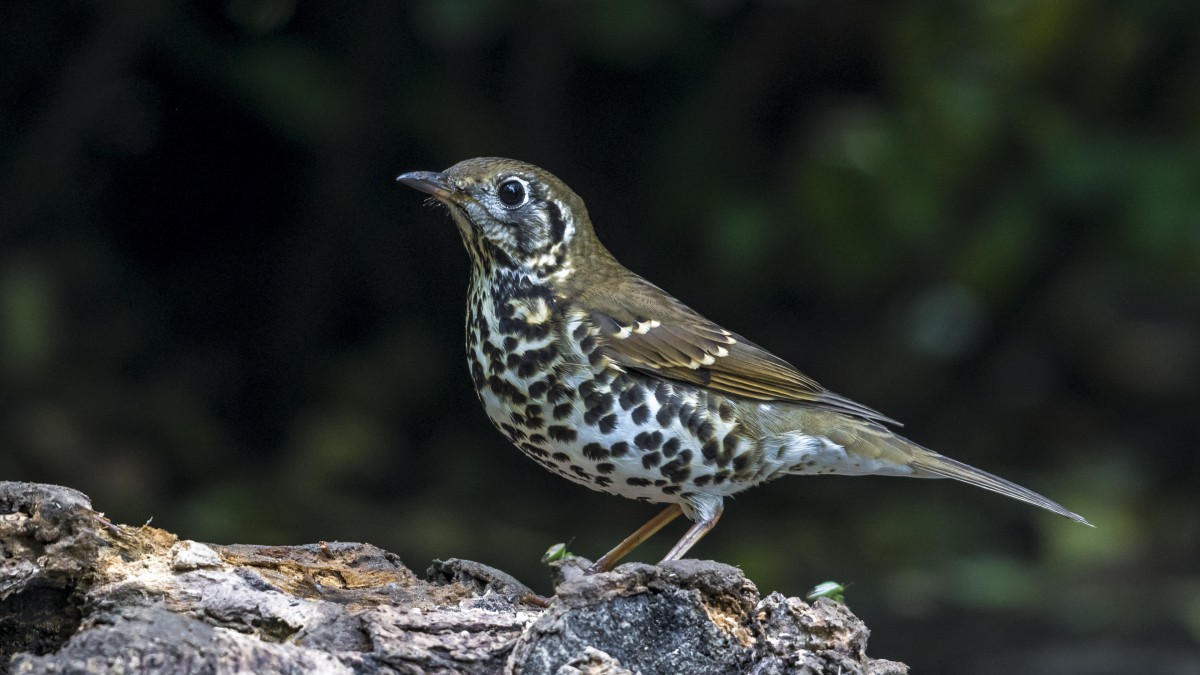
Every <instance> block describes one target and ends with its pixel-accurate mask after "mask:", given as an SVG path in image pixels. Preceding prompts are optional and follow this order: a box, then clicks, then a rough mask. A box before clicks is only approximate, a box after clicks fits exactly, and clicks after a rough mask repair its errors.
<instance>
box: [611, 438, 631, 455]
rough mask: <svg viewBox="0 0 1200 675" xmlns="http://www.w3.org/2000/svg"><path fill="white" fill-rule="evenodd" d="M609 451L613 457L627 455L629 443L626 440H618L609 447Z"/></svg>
mask: <svg viewBox="0 0 1200 675" xmlns="http://www.w3.org/2000/svg"><path fill="white" fill-rule="evenodd" d="M609 452H610V453H611V454H612V456H613V457H624V456H625V455H628V454H629V444H628V443H626V442H625V441H618V442H616V443H613V446H612V448H610V449H609Z"/></svg>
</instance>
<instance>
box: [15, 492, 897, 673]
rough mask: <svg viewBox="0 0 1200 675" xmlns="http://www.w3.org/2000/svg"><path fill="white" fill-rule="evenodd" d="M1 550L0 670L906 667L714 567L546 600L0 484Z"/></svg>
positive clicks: (473, 576) (476, 574)
mask: <svg viewBox="0 0 1200 675" xmlns="http://www.w3.org/2000/svg"><path fill="white" fill-rule="evenodd" d="M0 554H2V555H0V672H5V671H7V672H11V673H80V672H124V673H201V672H204V673H233V672H253V673H304V674H314V673H316V674H321V673H500V672H509V673H554V674H559V673H562V674H583V673H588V674H601V673H606V674H616V673H646V674H649V673H680V672H687V673H729V672H750V673H826V672H829V673H837V672H841V673H872V674H877V675H885V674H892V673H905V672H907V668H906V667H905V666H904V665H903V664H899V663H894V662H890V661H881V660H873V659H870V658H868V657H867V656H866V653H865V649H866V640H867V635H868V632H867V629H866V627H865V626H864V625H863V624H862V622H861V621H859V619H858V618H856V617H855V616H854V615H853V614H851V613H850V612H849V611H848V610H847V609H846V608H845V607H844V606H842V605H839V604H836V603H833V602H831V601H828V600H824V599H822V600H820V601H818V602H816V603H814V604H812V605H810V604H808V603H805V602H803V601H801V600H798V599H796V598H785V597H783V596H782V595H780V594H778V593H772V594H770V595H768V596H766V597H765V598H763V597H760V595H759V593H758V590H757V589H756V588H755V587H754V585H753V584H752V583H750V581H748V580H747V579H746V578H745V576H744V575H742V573H741V571H740V570H737V569H736V568H733V567H729V566H727V565H722V564H719V563H714V562H706V561H695V560H684V561H679V562H675V563H669V564H664V565H659V566H653V565H643V564H627V565H622V566H620V567H618V568H617V569H616V570H614V571H612V572H608V573H604V574H596V575H590V576H589V575H585V574H583V573H582V567H583V566H585V565H586V561H580V560H578V559H575V560H569V561H567V562H565V563H563V564H562V565H561V567H560V574H561V580H560V583H559V584H558V586H557V589H556V590H557V594H556V596H555V597H554V598H553V599H552V600H551V602H550V604H549V606H548V607H547V608H544V609H543V608H541V607H539V606H536V605H534V604H529V603H528V602H527V601H528V600H529V599H531V598H533V597H535V596H533V595H532V593H531V592H530V591H529V589H528V588H526V587H525V586H523V585H522V584H521V583H520V582H519V581H517V580H516V579H513V578H512V577H511V576H509V575H507V574H505V573H503V572H501V571H499V570H495V569H493V568H489V567H487V566H485V565H481V564H479V563H474V562H470V561H463V560H447V561H438V562H435V563H434V565H433V567H431V568H430V570H429V573H428V580H426V579H422V578H419V577H418V576H417V575H416V574H414V573H413V572H412V571H411V570H410V569H408V568H407V567H405V566H404V565H403V564H402V563H401V561H400V558H399V557H398V556H396V555H394V554H392V553H388V552H386V551H383V550H381V549H379V548H376V547H374V546H371V545H369V544H350V543H328V544H326V543H320V544H310V545H306V546H243V545H239V546H217V545H208V544H201V543H198V542H194V541H189V540H183V539H179V538H178V537H176V536H175V535H173V534H171V533H168V532H165V531H163V530H159V529H157V528H153V527H148V526H146V527H129V526H125V525H116V524H112V523H110V522H108V521H107V520H105V519H104V518H103V517H102V516H101V515H100V514H99V513H97V512H95V511H93V510H92V508H91V504H90V503H89V501H88V499H87V497H86V496H84V495H83V494H81V493H79V492H77V491H74V490H71V489H69V488H62V487H57V486H51V485H38V484H31V483H0Z"/></svg>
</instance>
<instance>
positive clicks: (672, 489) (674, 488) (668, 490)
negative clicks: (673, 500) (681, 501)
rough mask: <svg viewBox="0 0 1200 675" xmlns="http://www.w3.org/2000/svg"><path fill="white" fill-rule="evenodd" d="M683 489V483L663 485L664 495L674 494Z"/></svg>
mask: <svg viewBox="0 0 1200 675" xmlns="http://www.w3.org/2000/svg"><path fill="white" fill-rule="evenodd" d="M682 489H683V486H682V485H667V486H665V487H663V489H662V491H663V494H664V495H673V494H675V493H677V492H679V491H680V490H682Z"/></svg>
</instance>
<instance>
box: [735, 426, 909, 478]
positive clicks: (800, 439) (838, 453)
mask: <svg viewBox="0 0 1200 675" xmlns="http://www.w3.org/2000/svg"><path fill="white" fill-rule="evenodd" d="M759 447H760V448H761V449H762V453H763V468H762V469H761V470H760V471H759V474H760V480H769V479H771V478H774V477H776V476H777V475H778V472H780V471H783V472H785V473H791V474H800V475H818V474H837V475H842V476H868V475H875V476H911V475H912V474H913V469H912V467H910V466H905V465H903V464H896V463H895V462H889V461H887V460H883V459H877V458H874V457H861V456H859V455H855V454H852V453H850V452H847V451H846V448H844V447H843V446H841V445H838V444H837V443H834V442H833V441H831V440H829V439H828V438H825V437H824V436H810V435H808V434H805V433H801V432H799V431H790V432H788V433H785V434H779V435H777V436H768V437H766V438H763V439H762V440H761V441H760V446H759Z"/></svg>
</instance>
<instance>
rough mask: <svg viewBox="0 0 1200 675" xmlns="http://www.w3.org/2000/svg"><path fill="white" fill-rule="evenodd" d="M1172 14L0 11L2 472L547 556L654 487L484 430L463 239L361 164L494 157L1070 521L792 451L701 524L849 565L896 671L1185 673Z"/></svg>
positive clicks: (1196, 243) (1184, 369)
mask: <svg viewBox="0 0 1200 675" xmlns="http://www.w3.org/2000/svg"><path fill="white" fill-rule="evenodd" d="M1197 7H1198V6H1197V5H1196V4H1195V3H1194V2H1190V1H1189V0H1180V1H1179V2H1165V1H1160V2H1155V1H1151V2H1142V3H1117V2H1103V1H1095V2H1082V1H1072V0H1062V1H1055V2H1038V1H1034V0H1006V1H1003V0H996V1H992V2H978V3H968V2H940V1H923V2H909V3H903V4H896V3H869V2H860V1H854V0H849V1H839V2H815V1H814V2H795V3H786V2H776V3H761V4H758V3H755V4H751V3H743V2H736V1H732V0H728V1H722V0H706V1H700V0H696V1H694V2H690V3H682V4H667V3H663V4H659V3H651V2H641V1H639V0H609V1H607V2H577V3H576V2H549V3H522V2H516V1H506V0H490V1H485V2H467V1H466V0H452V1H435V0H425V1H421V2H405V3H401V2H391V1H383V0H380V1H377V2H371V1H369V0H350V1H344V0H343V1H340V2H333V1H324V2H321V1H317V0H311V1H309V2H304V3H294V2H290V1H289V0H226V1H225V2H186V1H180V0H175V1H168V0H124V1H118V0H110V1H100V0H95V1H92V2H51V1H44V2H31V1H24V0H18V1H14V2H5V3H3V4H2V5H0V63H2V64H3V68H2V69H0V105H2V115H0V378H2V379H0V477H2V478H4V479H16V480H31V481H46V482H54V483H61V484H65V485H69V486H72V487H75V488H78V489H80V490H82V491H84V492H86V493H87V494H89V495H90V496H91V497H92V498H93V500H94V503H95V505H96V506H97V508H99V509H102V510H104V511H106V512H107V513H108V514H109V515H110V516H111V517H113V518H114V519H116V520H118V521H121V522H125V523H141V522H144V521H146V520H148V519H150V518H153V522H154V524H155V525H157V526H161V527H164V528H167V529H169V530H171V531H174V532H177V533H179V534H180V535H181V536H184V537H187V538H193V539H199V540H207V541H214V542H222V543H229V542H254V543H287V544H292V543H303V542H312V541H316V540H322V539H324V540H361V541H370V542H372V543H375V544H378V545H380V546H383V547H385V548H387V549H390V550H393V551H395V552H397V553H399V554H400V555H401V556H402V557H403V559H404V560H405V561H406V562H407V563H408V564H409V565H411V566H412V567H414V568H415V569H417V570H422V569H423V568H424V567H425V566H426V565H427V563H428V562H429V560H430V559H431V558H434V557H443V558H444V557H465V558H472V559H475V560H479V561H482V562H485V563H488V564H492V565H496V566H498V567H501V568H504V569H506V570H509V571H511V572H513V573H515V574H516V575H518V576H519V577H520V578H522V579H523V580H525V581H526V582H528V583H530V584H532V585H534V586H535V587H536V588H538V589H540V590H543V591H547V590H549V584H548V581H547V577H548V575H547V573H546V571H545V569H544V568H542V567H541V566H540V564H539V562H538V559H539V557H540V556H541V554H542V552H543V551H544V550H545V549H546V547H547V546H549V545H550V544H553V543H555V542H558V541H568V540H569V541H570V542H571V543H570V548H571V549H572V550H573V551H576V552H578V553H580V554H582V555H587V556H590V557H595V556H597V555H599V554H600V553H602V552H603V551H605V550H607V549H608V548H609V547H610V546H611V545H613V544H614V543H615V542H616V541H618V540H619V539H620V538H621V537H623V536H624V535H626V534H628V533H629V532H630V531H632V530H633V529H634V528H635V527H636V526H638V525H640V524H641V523H642V522H643V521H644V520H645V519H647V518H649V517H650V516H651V515H652V514H653V513H655V512H656V509H655V508H653V507H649V506H646V505H640V504H636V503H633V502H628V501H625V500H621V499H617V498H615V497H611V496H607V495H602V494H599V493H593V492H589V491H587V490H585V489H583V488H582V487H579V486H576V485H574V484H571V483H568V482H566V481H563V480H561V479H559V478H556V477H554V476H552V475H550V474H549V473H547V472H545V471H543V470H541V469H539V468H538V467H537V466H536V465H534V464H533V463H531V462H529V461H528V460H527V459H525V458H524V457H522V456H521V455H520V454H519V453H518V452H517V451H516V450H515V449H514V448H512V447H510V446H509V445H508V443H507V442H505V441H504V440H503V439H502V438H501V437H500V436H499V435H498V434H497V433H495V432H494V431H493V430H492V429H491V427H490V426H489V425H488V423H487V421H486V420H485V418H484V416H483V414H482V412H481V410H480V408H479V406H478V404H477V402H476V400H475V396H474V393H473V392H472V390H471V388H470V384H469V378H468V376H467V371H466V368H465V365H464V359H463V345H462V332H463V326H462V317H463V313H464V300H465V292H466V285H467V275H468V266H467V258H466V254H465V253H464V251H463V250H462V249H461V244H460V242H459V240H458V235H457V234H456V232H455V231H454V229H453V227H452V226H451V225H450V224H449V223H448V221H447V219H446V218H445V216H444V215H443V214H441V213H439V212H435V211H431V210H429V209H428V208H425V207H423V206H422V198H421V195H419V194H417V193H415V192H413V191H411V190H407V189H403V188H401V187H398V186H396V185H395V184H394V178H395V176H396V175H397V174H399V173H400V172H403V171H409V170H415V169H432V170H440V169H443V168H446V167H448V166H449V165H451V164H453V163H455V162H457V161H458V160H461V159H465V158H467V157H473V156H478V155H501V156H511V157H515V158H518V159H523V160H527V161H530V162H533V163H536V164H539V165H542V166H544V167H546V168H547V169H549V170H551V171H553V172H554V173H556V174H557V175H558V176H559V177H561V178H563V179H564V180H565V181H566V182H567V183H568V184H570V185H571V186H572V187H573V188H574V189H575V190H576V191H577V192H578V193H579V194H581V195H582V196H583V197H584V198H585V199H586V200H587V203H588V206H589V208H590V211H591V214H592V217H593V219H594V221H595V223H596V226H597V230H598V231H599V234H600V236H601V237H602V239H603V240H604V241H605V242H606V243H607V244H608V246H609V247H610V248H611V249H612V250H613V252H614V253H615V254H616V255H617V257H618V258H619V259H621V260H622V261H623V262H625V263H626V264H627V265H628V266H629V267H631V268H632V269H634V270H635V271H638V272H641V273H643V274H644V275H646V276H647V277H649V278H650V279H652V280H653V281H655V282H656V283H658V284H659V285H661V286H663V287H665V288H666V289H668V290H669V291H671V292H673V293H674V294H676V295H677V296H679V297H680V298H681V299H683V300H684V301H685V302H687V303H689V304H691V305H692V306H693V307H695V308H696V309H698V310H699V311H701V312H702V313H704V314H706V315H707V316H709V317H710V318H713V319H714V320H717V321H718V322H721V323H723V324H725V325H726V326H728V327H730V328H732V329H734V330H737V331H738V332H741V333H743V334H745V335H746V336H748V337H749V338H750V339H752V340H754V341H756V342H758V343H760V344H762V345H763V346H765V347H767V348H769V349H772V350H773V351H775V352H777V353H778V354H780V355H781V356H783V357H784V358H786V359H788V360H790V361H792V362H794V363H796V364H797V365H798V366H800V368H801V369H802V370H804V371H805V372H807V373H809V374H811V375H813V376H814V377H816V378H817V379H818V380H819V381H821V382H822V383H824V384H825V385H826V386H828V387H830V388H831V389H833V390H835V391H838V392H841V393H844V394H846V395H849V396H851V397H853V398H855V399H858V400H860V401H862V402H864V403H866V404H868V405H870V406H872V407H875V408H877V409H879V410H881V411H883V412H885V413H887V414H889V415H891V416H893V417H896V418H898V419H901V420H903V421H905V422H906V423H907V426H906V428H905V433H907V434H908V435H910V436H911V437H912V438H914V439H915V440H917V441H919V442H921V443H923V444H926V445H928V446H930V447H932V448H935V449H937V450H940V451H942V452H944V453H946V454H948V455H951V456H953V457H956V458H958V459H962V460H965V461H967V462H969V463H971V464H975V465H977V466H980V467H982V468H986V469H989V470H993V471H995V472H997V473H999V474H1001V475H1003V476H1005V477H1007V478H1010V479H1012V480H1015V481H1017V482H1019V483H1022V484H1024V485H1027V486H1029V487H1032V488H1034V489H1037V490H1039V491H1042V492H1044V493H1045V494H1047V495H1049V496H1050V497H1052V498H1054V499H1056V500H1059V501H1061V502H1062V503H1063V504H1065V505H1067V506H1068V507H1069V508H1072V509H1074V510H1076V511H1078V512H1079V513H1081V514H1083V515H1084V516H1086V517H1087V518H1089V519H1090V520H1091V521H1092V522H1093V523H1095V524H1096V526H1097V527H1096V529H1094V530H1092V529H1088V528H1084V527H1081V526H1078V525H1074V524H1072V523H1070V522H1068V521H1066V520H1064V519H1061V518H1058V517H1055V516H1052V515H1050V514H1047V513H1044V512H1040V511H1038V510H1036V509H1034V508H1031V507H1028V506H1025V505H1022V504H1019V503H1017V502H1012V501H1009V500H1005V499H1002V498H1000V497H996V496H993V495H990V494H988V493H985V492H983V491H980V490H976V489H972V488H968V487H964V486H960V485H956V484H951V483H949V482H931V481H928V482H927V481H906V480H898V479H888V478H856V479H844V478H792V479H788V480H783V481H779V482H776V483H773V484H771V485H768V486H765V487H761V488H758V489H756V490H753V491H751V492H749V493H746V494H743V495H741V496H740V497H739V498H737V499H736V500H733V501H732V502H730V503H729V504H728V505H727V506H728V509H727V510H726V515H725V517H724V518H723V520H722V522H721V524H720V526H719V527H718V528H717V529H716V530H715V531H714V533H713V534H711V535H710V536H709V537H708V538H707V539H705V540H704V541H703V542H702V543H701V544H700V545H699V546H698V547H697V548H696V549H695V550H694V552H693V553H694V555H696V556H700V557H711V558H715V559H717V560H721V561H724V562H728V563H731V564H736V565H740V566H741V567H742V568H744V569H745V570H746V572H747V574H748V575H749V576H750V578H751V579H753V580H754V581H755V582H756V583H757V584H758V586H759V588H761V589H763V590H764V591H767V590H774V589H777V590H781V591H783V592H785V593H787V594H802V593H804V592H805V591H807V590H808V589H809V588H811V587H812V586H813V585H815V584H817V583H819V582H822V581H825V580H828V579H836V580H838V581H841V582H844V583H850V584H851V585H850V588H849V591H848V594H847V599H848V602H849V604H850V606H851V607H852V608H853V609H854V610H855V611H856V612H857V613H859V614H860V615H861V616H862V617H863V618H864V619H866V620H867V622H868V623H869V625H870V626H871V627H872V629H873V636H872V640H871V649H870V651H871V653H872V654H874V655H875V656H880V657H888V658H895V659H900V660H903V661H907V662H908V663H910V664H911V665H913V666H914V667H915V668H916V669H917V672H923V673H1000V672H1025V673H1108V672H1111V673H1117V672H1143V673H1159V672H1161V673H1166V672H1172V673H1174V672H1189V673H1195V672H1200V655H1198V654H1200V648H1198V643H1200V573H1198V570H1200V518H1198V517H1197V515H1198V509H1197V507H1198V502H1200V490H1198V489H1197V486H1198V479H1200V470H1198V466H1197V460H1196V453H1197V449H1198V447H1200V432H1198V425H1197V417H1198V411H1200V386H1198V384H1197V382H1198V376H1200V39H1198V36H1200V9H1197ZM682 529H683V525H682V524H676V525H674V526H672V527H671V528H669V529H668V531H667V532H666V533H664V534H662V535H660V536H659V537H657V538H656V539H655V540H653V541H652V542H651V543H649V544H647V545H646V546H645V547H644V548H643V549H641V550H639V551H637V552H636V554H635V556H634V558H635V559H638V560H644V561H653V560H656V559H657V556H660V555H662V553H663V552H664V551H665V550H666V548H667V547H668V546H669V545H670V544H671V543H672V541H673V540H674V539H675V538H676V537H678V536H679V534H680V533H681V532H682Z"/></svg>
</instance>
